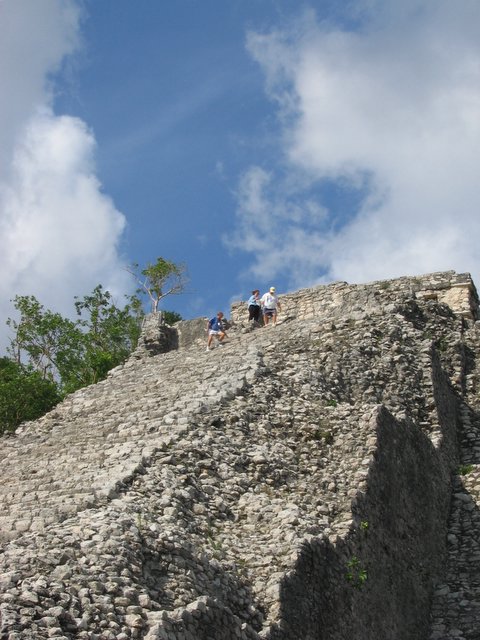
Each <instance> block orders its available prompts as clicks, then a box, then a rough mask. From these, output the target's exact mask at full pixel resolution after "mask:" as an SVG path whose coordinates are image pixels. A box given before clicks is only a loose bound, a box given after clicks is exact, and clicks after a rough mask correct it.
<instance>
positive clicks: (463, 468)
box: [458, 464, 474, 476]
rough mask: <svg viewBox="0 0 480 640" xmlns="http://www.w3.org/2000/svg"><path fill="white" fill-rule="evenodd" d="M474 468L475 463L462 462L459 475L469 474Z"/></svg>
mask: <svg viewBox="0 0 480 640" xmlns="http://www.w3.org/2000/svg"><path fill="white" fill-rule="evenodd" d="M473 469H474V466H473V464H461V465H460V466H459V467H458V475H459V476H467V475H468V474H469V473H471V472H472V471H473Z"/></svg>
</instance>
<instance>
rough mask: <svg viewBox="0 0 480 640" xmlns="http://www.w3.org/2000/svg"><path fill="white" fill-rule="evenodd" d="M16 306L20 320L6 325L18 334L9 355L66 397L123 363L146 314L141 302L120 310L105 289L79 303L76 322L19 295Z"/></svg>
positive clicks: (134, 299)
mask: <svg viewBox="0 0 480 640" xmlns="http://www.w3.org/2000/svg"><path fill="white" fill-rule="evenodd" d="M14 305H15V308H16V309H17V311H18V312H19V314H20V319H19V320H18V321H16V320H12V319H10V318H9V319H8V321H7V324H8V325H9V327H10V328H11V329H13V331H14V337H13V338H12V340H11V344H10V347H9V349H8V351H9V353H10V355H11V356H12V358H13V359H14V360H15V361H16V362H17V363H21V362H25V363H26V365H27V366H28V367H30V369H31V370H33V371H36V372H38V373H39V374H40V376H41V377H42V378H43V379H45V380H50V381H51V382H55V383H57V384H58V386H59V388H60V390H61V393H62V395H65V394H66V393H71V392H72V391H75V390H76V389H80V388H81V387H84V386H86V385H89V384H93V383H95V382H98V381H99V380H102V379H103V378H105V376H106V375H107V373H108V371H109V370H110V369H112V368H113V367H115V366H117V365H119V364H121V363H122V362H123V361H124V360H125V359H126V358H127V357H128V355H129V354H130V353H131V351H132V350H133V349H134V347H135V345H136V344H137V341H138V336H139V333H140V326H141V319H142V316H143V312H142V309H141V303H140V300H138V298H136V297H133V298H130V300H129V303H128V304H127V305H126V306H125V307H124V308H122V309H120V308H118V307H117V306H116V305H115V304H114V303H113V301H112V296H111V294H110V293H109V292H108V291H105V290H104V289H103V287H102V286H101V285H98V286H97V287H96V288H95V289H94V290H93V292H92V293H91V294H90V295H87V296H85V297H84V298H82V299H76V302H75V307H76V310H77V313H78V316H79V318H78V319H77V320H76V321H75V322H74V321H72V320H69V319H67V318H63V317H62V316H61V315H60V314H59V313H54V312H52V311H49V310H48V309H44V307H43V305H41V304H40V303H39V302H38V300H37V299H36V298H35V297H34V296H16V298H15V300H14Z"/></svg>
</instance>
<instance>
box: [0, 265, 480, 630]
mask: <svg viewBox="0 0 480 640" xmlns="http://www.w3.org/2000/svg"><path fill="white" fill-rule="evenodd" d="M281 300H282V304H283V306H282V313H281V314H280V315H279V322H278V324H277V326H270V325H269V326H267V327H261V328H259V327H254V326H252V325H250V324H249V323H248V321H247V319H246V318H247V313H246V306H245V303H238V304H234V305H233V307H232V314H231V316H232V317H231V320H232V327H231V329H230V330H229V331H228V339H227V340H228V341H227V342H226V344H225V345H224V346H222V347H217V348H215V349H214V350H213V351H210V352H206V351H205V343H206V340H205V336H206V334H205V333H204V329H205V321H204V319H197V320H195V321H191V322H190V323H189V322H186V323H185V322H183V323H180V324H179V325H178V326H177V327H176V328H175V329H167V328H165V327H164V326H163V325H161V324H159V322H158V317H149V318H147V320H146V322H145V326H144V331H143V334H142V337H141V339H140V341H139V345H138V348H137V349H136V351H135V352H134V353H133V354H132V356H131V357H130V359H129V360H128V361H127V362H126V363H125V364H124V365H122V366H120V367H118V368H116V369H115V370H113V371H111V372H110V374H109V376H108V378H107V379H106V380H104V381H103V382H101V383H99V384H97V385H92V386H91V387H88V388H86V389H82V390H80V391H78V392H76V393H74V394H72V395H71V396H69V397H67V398H66V399H65V400H64V401H63V402H62V403H61V404H59V405H58V406H57V407H56V408H55V409H54V410H53V411H51V412H50V413H49V414H47V415H46V416H44V417H43V418H41V419H40V420H37V421H35V422H31V423H27V424H25V425H23V426H22V427H21V428H20V429H18V431H17V432H16V433H15V434H14V435H6V436H4V437H2V438H0V456H1V460H2V465H1V469H0V474H1V478H0V537H1V548H0V640H17V639H18V640H20V639H27V638H32V639H33V638H55V639H56V640H60V639H64V638H66V639H72V638H85V639H91V640H95V639H98V640H109V639H119V640H127V639H130V638H145V639H148V640H156V639H161V640H234V639H235V640H236V639H245V640H247V639H248V640H254V639H255V640H258V639H265V640H310V639H311V640H313V639H315V640H327V639H328V640H346V639H347V638H348V639H350V638H355V640H371V638H381V639H385V640H387V639H388V640H422V639H425V640H427V639H429V640H446V639H447V638H460V639H463V640H474V639H475V638H477V639H478V638H480V635H479V632H478V629H480V606H479V602H480V581H479V578H478V576H479V575H480V546H479V545H480V516H479V500H480V459H479V458H480V418H479V413H478V411H479V406H480V396H479V388H480V387H479V370H478V367H477V364H476V357H477V354H479V353H480V329H479V325H478V322H477V318H478V298H477V295H476V291H475V287H474V285H473V283H472V281H471V279H470V277H469V276H468V274H456V273H454V272H446V273H437V274H428V275H426V276H421V277H418V278H401V279H397V280H391V281H383V282H376V283H371V284H366V285H347V284H346V283H334V284H332V285H328V286H320V287H316V288H312V289H305V290H301V291H299V292H295V293H293V294H289V295H286V296H281Z"/></svg>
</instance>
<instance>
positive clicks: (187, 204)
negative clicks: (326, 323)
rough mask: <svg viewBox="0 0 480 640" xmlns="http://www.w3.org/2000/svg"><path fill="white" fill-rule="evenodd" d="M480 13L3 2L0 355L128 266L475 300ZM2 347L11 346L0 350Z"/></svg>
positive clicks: (195, 288)
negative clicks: (402, 279)
mask: <svg viewBox="0 0 480 640" xmlns="http://www.w3.org/2000/svg"><path fill="white" fill-rule="evenodd" d="M479 80H480V5H479V3H478V2H477V1H476V0H463V1H462V2H460V3H452V2H451V1H450V0H404V1H402V3H398V1H397V0H378V1H377V0H359V1H344V2H338V1H336V2H333V1H328V0H325V1H324V2H321V1H317V2H306V3H299V2H297V1H294V0H201V1H200V0H175V2H163V1H157V0H155V1H154V0H136V1H135V2H134V1H133V0H101V1H98V0H95V1H93V0H85V1H80V0H0V85H1V86H2V91H1V94H0V232H1V233H0V268H1V270H2V279H1V283H0V289H1V291H0V294H1V296H0V334H1V333H2V331H3V332H4V333H3V335H5V334H6V330H5V331H4V330H3V329H2V326H1V325H3V324H4V323H3V320H2V318H3V319H5V320H6V318H7V317H8V316H9V315H12V306H11V303H10V302H9V301H10V299H11V298H12V297H13V296H14V295H15V294H17V293H19V294H34V295H36V296H37V297H38V298H39V300H40V301H41V302H43V303H44V304H45V306H47V307H49V308H52V309H55V310H58V311H60V312H62V313H65V314H69V313H72V312H73V296H75V295H78V296H83V295H85V294H87V293H89V292H90V291H91V290H92V289H93V288H94V287H95V286H96V284H98V283H102V284H103V285H104V286H105V287H106V288H108V289H110V290H111V291H112V292H113V293H114V295H115V296H116V298H117V300H118V301H119V302H120V301H121V300H122V295H123V294H124V293H128V292H131V291H132V290H133V288H134V283H133V281H132V279H131V278H130V276H129V275H128V273H127V272H126V270H125V266H126V265H128V264H130V263H132V262H138V263H139V264H140V265H145V264H146V263H147V262H154V261H155V260H156V258H157V257H158V256H163V257H165V258H167V259H170V260H173V261H176V262H184V263H186V265H187V267H188V271H189V275H190V282H189V285H188V287H187V292H186V293H185V294H184V295H181V296H176V297H172V298H171V299H169V300H168V299H167V300H165V303H164V307H165V308H167V309H175V310H177V311H179V312H180V313H181V314H182V315H183V316H184V317H185V318H191V317H196V316H210V315H212V314H213V313H214V312H215V311H217V310H218V309H224V310H225V311H227V313H228V308H229V305H230V302H231V301H232V300H234V299H245V298H246V297H248V295H249V293H250V290H251V289H252V288H259V289H260V290H262V291H263V290H266V289H267V288H268V287H269V286H271V285H275V286H276V287H277V290H278V291H279V292H282V291H283V292H285V291H289V290H294V289H297V288H299V287H305V286H310V285H312V284H314V283H328V282H331V281H334V280H346V281H348V282H351V283H354V282H367V281H370V280H374V279H382V278H389V277H395V276H400V275H406V274H412V275H414V274H420V273H426V272H430V271H436V270H443V269H455V270H457V271H470V272H471V273H472V275H473V277H474V279H475V280H476V282H477V283H478V282H479V281H480V268H479V264H480V259H479V252H478V250H477V238H478V237H479V231H480V228H479V227H480V216H479V215H478V211H479V205H480V180H479V179H478V172H479V167H480V162H479V160H480V158H479V154H480V152H479V149H480V82H479ZM4 340H5V338H4V337H3V339H2V340H1V341H0V342H3V341H4Z"/></svg>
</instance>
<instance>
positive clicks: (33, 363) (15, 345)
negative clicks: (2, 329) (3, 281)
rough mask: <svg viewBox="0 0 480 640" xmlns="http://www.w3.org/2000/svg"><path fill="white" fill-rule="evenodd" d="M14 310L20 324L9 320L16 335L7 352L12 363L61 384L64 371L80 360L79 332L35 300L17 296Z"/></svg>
mask: <svg viewBox="0 0 480 640" xmlns="http://www.w3.org/2000/svg"><path fill="white" fill-rule="evenodd" d="M13 302H14V306H15V309H16V310H17V311H18V312H19V313H20V320H19V321H18V322H17V321H16V320H12V319H11V318H9V319H8V320H7V325H8V326H9V327H10V328H11V329H13V330H14V332H15V335H14V337H13V338H12V340H11V342H10V347H9V348H8V352H9V353H10V354H11V356H12V357H13V359H14V360H15V361H16V362H17V363H18V364H21V363H22V362H23V360H24V359H25V358H26V364H27V365H28V366H29V367H30V368H31V369H32V370H34V371H38V372H39V373H40V374H41V376H42V378H44V379H48V380H51V381H58V379H59V377H60V378H61V376H62V374H61V372H62V370H63V369H65V368H69V367H71V366H72V361H76V360H77V356H78V345H79V343H81V341H82V332H81V330H80V328H79V327H78V326H77V325H76V324H75V323H74V322H72V321H71V320H69V319H67V318H63V317H62V316H61V315H60V314H59V313H54V312H52V311H49V310H48V309H45V308H44V307H43V305H42V304H40V302H38V300H37V299H36V298H35V296H15V299H14V301H13Z"/></svg>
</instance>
